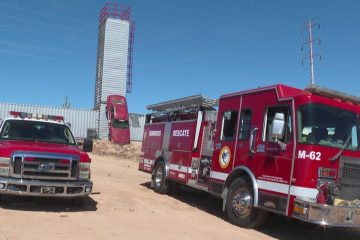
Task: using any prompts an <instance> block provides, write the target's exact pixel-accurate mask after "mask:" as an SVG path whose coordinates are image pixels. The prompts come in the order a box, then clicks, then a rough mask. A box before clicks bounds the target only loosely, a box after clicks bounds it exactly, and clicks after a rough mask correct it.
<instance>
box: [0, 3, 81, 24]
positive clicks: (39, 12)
mask: <svg viewBox="0 0 360 240" xmlns="http://www.w3.org/2000/svg"><path fill="white" fill-rule="evenodd" d="M0 6H3V7H8V8H12V9H18V10H21V11H26V12H31V13H36V14H40V15H45V16H50V17H56V18H61V19H65V20H70V21H76V22H82V23H87V22H88V21H84V20H80V19H77V18H71V17H65V16H60V15H56V14H51V13H47V12H42V11H36V10H32V9H28V8H22V7H18V6H14V5H10V4H5V3H0Z"/></svg>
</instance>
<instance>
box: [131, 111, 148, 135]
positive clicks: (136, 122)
mask: <svg viewBox="0 0 360 240" xmlns="http://www.w3.org/2000/svg"><path fill="white" fill-rule="evenodd" d="M129 124H130V140H131V141H138V142H141V141H142V139H143V134H144V126H145V115H140V114H134V113H130V114H129Z"/></svg>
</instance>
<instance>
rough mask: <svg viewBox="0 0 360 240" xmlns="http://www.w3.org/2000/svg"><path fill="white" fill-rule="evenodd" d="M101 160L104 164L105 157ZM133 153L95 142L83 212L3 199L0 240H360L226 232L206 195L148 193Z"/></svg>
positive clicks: (340, 235)
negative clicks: (91, 186) (90, 187)
mask: <svg viewBox="0 0 360 240" xmlns="http://www.w3.org/2000/svg"><path fill="white" fill-rule="evenodd" d="M104 149H105V150H106V151H104ZM109 149H110V150H111V149H112V151H107V150H109ZM108 152H111V154H110V155H111V156H105V155H106V154H107V153H108ZM139 153H140V145H139V144H138V143H132V144H131V145H128V146H120V147H119V146H113V145H112V144H110V145H109V144H107V143H106V142H96V143H95V149H94V153H93V154H91V158H92V161H93V164H92V169H91V170H92V180H93V181H94V194H92V195H90V197H89V198H87V199H86V200H85V202H84V204H83V205H82V206H76V205H74V204H73V202H71V201H68V200H61V199H39V198H19V197H10V198H5V201H3V202H2V203H1V206H0V240H3V239H26V240H31V239H157V240H162V239H164V240H165V239H166V240H168V239H207V240H210V239H216V240H218V239H242V240H246V239H262V240H265V239H283V240H288V239H289V240H290V239H291V240H293V239H295V240H296V239H307V240H310V239H316V240H320V239H326V240H331V239H347V240H352V239H360V232H358V231H357V230H354V229H338V228H326V229H324V228H319V227H317V226H315V225H311V224H304V223H301V222H298V221H294V220H290V219H287V218H285V217H281V216H277V215H270V216H269V217H268V220H267V221H266V223H265V225H264V226H262V227H261V228H259V229H256V230H248V229H242V228H239V227H236V226H233V225H232V224H230V223H229V222H227V220H226V216H225V214H224V213H223V212H222V211H221V201H219V200H218V199H215V198H212V197H210V196H208V195H207V194H205V193H199V192H195V191H191V190H188V189H181V190H180V191H179V192H178V193H177V194H175V195H172V196H168V195H159V194H156V193H154V192H153V191H152V190H151V189H150V188H149V185H150V183H149V180H150V175H148V174H145V173H142V172H139V171H138V170H137V167H138V163H137V161H138V158H139Z"/></svg>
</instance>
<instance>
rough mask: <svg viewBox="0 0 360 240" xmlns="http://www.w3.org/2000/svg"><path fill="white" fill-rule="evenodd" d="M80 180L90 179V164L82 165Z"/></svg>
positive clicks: (80, 166) (80, 167)
mask: <svg viewBox="0 0 360 240" xmlns="http://www.w3.org/2000/svg"><path fill="white" fill-rule="evenodd" d="M79 179H90V163H82V162H81V163H80V165H79Z"/></svg>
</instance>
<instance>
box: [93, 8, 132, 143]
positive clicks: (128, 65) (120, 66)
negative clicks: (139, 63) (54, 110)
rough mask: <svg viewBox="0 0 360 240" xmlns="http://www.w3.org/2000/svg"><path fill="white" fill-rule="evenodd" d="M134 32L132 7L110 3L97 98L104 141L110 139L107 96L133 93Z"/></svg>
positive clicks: (103, 21) (103, 25) (103, 20)
mask: <svg viewBox="0 0 360 240" xmlns="http://www.w3.org/2000/svg"><path fill="white" fill-rule="evenodd" d="M134 30H135V24H134V22H133V21H132V19H131V8H130V7H128V6H124V5H121V4H117V3H106V4H105V6H104V7H103V8H102V9H101V10H100V15H99V37H98V49H97V59H96V81H95V97H94V109H96V110H100V111H99V118H98V121H99V124H98V126H99V127H98V133H99V137H100V138H105V137H107V136H108V126H107V120H106V112H105V107H106V99H107V96H109V95H121V96H126V93H130V92H131V90H132V89H131V88H132V60H133V44H134Z"/></svg>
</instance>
